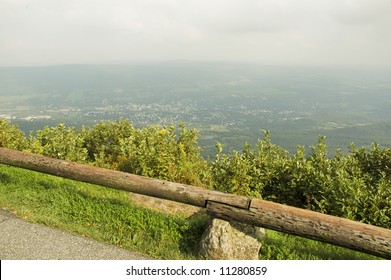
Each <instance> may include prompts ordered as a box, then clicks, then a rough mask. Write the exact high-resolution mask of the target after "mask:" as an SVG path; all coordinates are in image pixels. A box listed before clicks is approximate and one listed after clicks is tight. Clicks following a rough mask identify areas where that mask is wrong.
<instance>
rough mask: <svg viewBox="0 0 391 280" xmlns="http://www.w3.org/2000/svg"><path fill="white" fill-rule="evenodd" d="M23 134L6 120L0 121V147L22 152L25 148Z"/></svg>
mask: <svg viewBox="0 0 391 280" xmlns="http://www.w3.org/2000/svg"><path fill="white" fill-rule="evenodd" d="M26 142H27V141H26V138H25V136H24V133H23V132H22V131H21V130H20V129H19V128H18V127H17V126H16V125H13V124H10V123H9V122H8V121H6V120H0V147H4V148H10V149H15V150H22V149H24V148H25V147H26Z"/></svg>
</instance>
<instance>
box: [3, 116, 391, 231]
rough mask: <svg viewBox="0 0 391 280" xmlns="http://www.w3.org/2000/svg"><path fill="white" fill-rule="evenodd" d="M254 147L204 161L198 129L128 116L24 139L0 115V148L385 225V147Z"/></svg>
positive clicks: (390, 161)
mask: <svg viewBox="0 0 391 280" xmlns="http://www.w3.org/2000/svg"><path fill="white" fill-rule="evenodd" d="M264 134H265V135H264V138H263V139H261V140H259V142H258V144H257V145H256V149H252V148H251V147H250V145H248V144H245V145H244V147H243V150H242V151H241V152H238V151H233V152H232V153H230V154H224V153H223V148H222V145H221V144H219V143H217V144H216V157H215V158H214V159H212V160H205V159H204V158H202V157H201V155H200V147H199V146H198V144H197V138H198V132H197V131H195V130H192V129H187V128H186V127H185V126H184V125H183V124H181V125H180V126H179V129H177V128H176V127H174V126H170V127H165V126H163V127H158V126H150V127H146V128H142V129H136V128H134V127H133V126H132V125H131V124H130V123H129V122H128V121H127V120H123V119H121V120H119V121H117V122H110V121H108V122H100V123H99V124H97V125H95V126H93V127H88V128H86V127H83V128H82V129H81V131H80V132H79V131H77V130H76V129H75V128H66V127H65V126H64V125H61V124H60V125H58V126H56V127H52V128H49V127H45V128H44V129H43V130H40V131H37V132H36V134H35V135H33V134H30V137H29V138H28V139H25V137H24V136H23V133H22V132H21V131H20V130H18V128H17V127H16V126H14V125H11V124H9V123H8V122H6V121H0V146H3V147H9V148H14V149H25V150H28V151H31V152H34V153H39V154H43V155H46V156H51V157H55V158H61V159H66V160H72V161H78V162H83V163H88V164H93V165H97V166H102V167H106V168H113V169H116V170H121V171H125V172H131V173H134V174H139V175H144V176H149V177H154V178H159V179H164V180H169V181H174V182H180V183H185V184H191V185H196V186H202V187H208V188H213V189H216V190H219V191H222V192H229V193H235V194H240V195H246V196H250V197H260V198H264V199H267V200H270V201H276V202H279V203H285V204H288V205H292V206H296V207H301V208H307V209H311V210H314V211H319V212H323V213H327V214H331V215H335V216H340V217H345V218H349V219H352V220H357V221H361V222H366V223H371V224H375V225H378V226H382V227H386V228H391V171H390V168H391V167H390V166H391V149H390V148H385V149H381V148H380V147H379V145H377V144H373V145H372V146H371V148H370V149H369V150H368V149H366V148H356V147H355V146H354V145H352V146H351V150H350V152H349V153H348V154H346V155H344V154H342V153H341V152H340V151H337V152H336V153H335V154H334V156H332V157H330V156H329V154H328V151H327V145H326V143H325V137H319V139H318V143H317V144H316V145H315V146H312V147H310V151H309V153H308V155H307V154H306V150H305V148H304V147H302V146H299V147H298V148H297V150H296V152H295V153H294V154H292V155H290V154H289V153H288V151H286V150H284V149H283V148H282V147H279V146H277V145H275V144H273V143H272V142H271V139H270V135H269V133H268V132H264Z"/></svg>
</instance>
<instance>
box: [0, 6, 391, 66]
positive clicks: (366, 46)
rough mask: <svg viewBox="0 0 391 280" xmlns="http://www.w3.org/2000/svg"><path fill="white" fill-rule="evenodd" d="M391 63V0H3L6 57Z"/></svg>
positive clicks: (1, 57) (0, 41) (33, 60)
mask: <svg viewBox="0 0 391 280" xmlns="http://www.w3.org/2000/svg"><path fill="white" fill-rule="evenodd" d="M176 59H185V60H219V61H247V62H248V61H251V62H256V63H260V64H354V65H357V64H363V65H366V64H371V65H387V66H391V0H0V66H19V65H26V66H27V65H51V64H75V63H128V62H134V61H137V62H139V61H164V60H176Z"/></svg>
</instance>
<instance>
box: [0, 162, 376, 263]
mask: <svg viewBox="0 0 391 280" xmlns="http://www.w3.org/2000/svg"><path fill="white" fill-rule="evenodd" d="M0 207H2V208H5V209H8V210H11V211H12V212H14V213H16V214H17V215H18V216H19V217H21V218H23V219H25V220H28V221H31V222H35V223H40V224H44V225H47V226H50V227H56V228H61V229H64V230H66V231H70V232H74V233H78V234H80V235H83V236H87V237H90V238H93V239H96V240H99V241H103V242H106V243H111V244H115V245H117V246H120V247H122V248H124V249H128V250H131V251H134V252H139V253H142V254H145V255H147V256H150V257H153V258H157V259H197V258H198V256H197V249H198V244H199V242H200V238H201V235H202V233H203V231H204V229H205V224H206V219H207V217H206V216H205V215H199V216H195V217H193V218H185V217H183V216H180V215H167V214H162V213H159V212H156V211H154V210H150V209H145V208H141V207H139V206H136V205H134V204H132V202H131V201H130V200H129V197H128V194H127V193H126V192H124V191H118V190H114V189H109V188H105V187H101V186H97V185H91V184H87V183H81V182H76V181H72V180H68V179H64V178H58V177H55V176H51V175H46V174H41V173H37V172H33V171H28V170H23V169H19V168H14V167H10V166H6V165H0ZM261 258H262V259H374V257H373V256H370V255H366V254H362V253H359V252H355V251H352V250H348V249H344V248H340V247H336V246H332V245H329V244H324V243H321V242H317V241H312V240H308V239H304V238H299V237H295V236H291V235H287V234H283V233H278V232H275V231H271V230H268V231H267V233H266V238H265V239H264V242H263V247H262V250H261Z"/></svg>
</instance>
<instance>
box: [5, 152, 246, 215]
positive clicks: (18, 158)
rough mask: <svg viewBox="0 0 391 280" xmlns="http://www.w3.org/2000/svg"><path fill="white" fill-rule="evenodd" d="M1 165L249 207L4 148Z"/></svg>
mask: <svg viewBox="0 0 391 280" xmlns="http://www.w3.org/2000/svg"><path fill="white" fill-rule="evenodd" d="M0 163H4V164H9V165H12V166H16V167H21V168H25V169H29V170H34V171H38V172H42V173H47V174H51V175H56V176H60V177H64V178H68V179H73V180H77V181H82V182H87V183H92V184H96V185H101V186H105V187H109V188H114V189H119V190H124V191H128V192H133V193H138V194H144V195H148V196H153V197H158V198H164V199H169V200H173V201H177V202H182V203H186V204H190V205H194V206H199V207H205V205H206V201H208V200H213V201H220V202H222V203H226V204H229V205H234V206H236V207H239V208H245V209H248V207H249V205H250V199H249V198H247V197H245V196H237V195H233V194H225V193H221V192H217V191H211V190H208V189H204V188H198V187H194V186H189V185H184V184H178V183H173V182H168V181H163V180H157V179H153V178H147V177H143V176H138V175H134V174H130V173H125V172H119V171H114V170H109V169H104V168H99V167H95V166H90V165H85V164H78V163H74V162H69V161H65V160H59V159H53V158H49V157H44V156H40V155H35V154H29V153H24V152H20V151H15V150H10V149H6V148H0Z"/></svg>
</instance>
